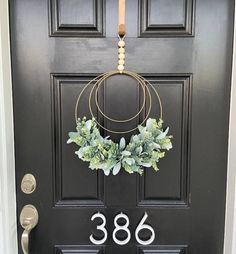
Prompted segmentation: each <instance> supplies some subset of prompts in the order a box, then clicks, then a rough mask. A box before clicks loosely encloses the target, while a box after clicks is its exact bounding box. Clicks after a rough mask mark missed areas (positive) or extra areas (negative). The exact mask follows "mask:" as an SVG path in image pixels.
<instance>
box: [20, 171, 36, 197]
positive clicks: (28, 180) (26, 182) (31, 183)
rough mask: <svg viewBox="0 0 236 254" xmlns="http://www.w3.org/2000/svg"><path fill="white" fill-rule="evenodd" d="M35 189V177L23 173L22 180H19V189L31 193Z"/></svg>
mask: <svg viewBox="0 0 236 254" xmlns="http://www.w3.org/2000/svg"><path fill="white" fill-rule="evenodd" d="M35 189H36V179H35V177H34V176H33V175H32V174H26V175H24V177H23V179H22V181H21V190H22V191H23V192H24V193H25V194H31V193H33V192H34V191H35Z"/></svg>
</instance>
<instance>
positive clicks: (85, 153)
mask: <svg viewBox="0 0 236 254" xmlns="http://www.w3.org/2000/svg"><path fill="white" fill-rule="evenodd" d="M124 47H125V42H124V37H123V38H122V39H121V38H120V41H119V42H118V48H119V50H118V52H119V55H118V58H119V61H118V68H117V69H118V70H114V71H109V72H106V73H103V74H101V75H99V76H97V77H96V78H94V79H93V80H91V81H89V83H88V84H87V85H86V86H85V87H84V88H83V89H82V91H81V93H80V94H79V96H78V99H77V102H76V106H75V121H76V132H69V140H68V141H67V143H75V144H76V145H78V146H79V150H78V151H76V152H75V153H76V154H77V155H78V157H79V159H81V160H82V161H86V162H89V168H91V169H92V170H94V169H96V170H99V169H100V170H103V172H104V174H105V175H107V176H108V175H109V174H110V173H111V172H112V173H113V175H117V174H118V173H119V172H120V170H121V169H123V170H125V171H126V172H128V173H130V174H132V173H134V172H136V173H139V174H140V175H142V174H143V170H144V168H150V167H152V168H153V169H154V170H155V171H158V170H159V169H158V166H157V163H158V162H159V160H160V159H161V158H163V157H164V156H165V150H170V149H171V148H172V143H171V138H172V136H171V135H168V131H169V127H167V128H166V129H163V120H162V103H161V99H160V96H159V94H158V92H157V91H156V89H155V88H154V87H153V85H152V84H151V83H150V82H149V81H148V80H147V79H145V78H144V77H142V76H141V75H139V74H137V73H135V72H131V71H126V70H124V64H125V48H124ZM114 75H127V76H129V77H131V78H133V79H135V80H136V81H137V82H138V84H139V85H140V86H141V88H142V91H143V103H142V106H141V107H140V110H139V111H138V112H137V113H136V114H135V115H134V116H133V117H131V118H129V119H123V120H120V119H119V120H118V119H114V118H111V117H110V116H107V115H106V114H105V113H104V112H102V110H101V107H100V106H99V103H98V89H99V87H100V86H101V85H102V84H103V83H104V81H105V80H106V79H108V78H109V77H111V76H114ZM92 84H93V86H92V89H91V91H90V94H89V103H88V104H89V111H90V114H91V116H92V119H88V120H87V119H86V117H83V118H82V119H81V118H79V117H78V107H79V102H80V99H81V97H82V95H83V93H84V91H85V90H86V89H87V88H88V87H89V86H90V85H92ZM149 87H150V88H151V89H152V91H153V93H154V95H155V97H156V99H157V101H158V103H159V108H160V116H159V120H157V119H153V118H149V115H150V112H151V107H152V96H151V93H150V89H149ZM93 96H94V100H95V105H96V108H97V111H98V112H99V113H100V114H101V115H102V116H103V117H104V118H105V119H107V120H108V121H112V122H116V123H119V124H122V123H126V122H130V121H131V120H133V119H135V118H136V117H137V116H138V115H139V114H140V113H141V112H146V116H145V118H144V119H143V121H142V122H141V124H140V125H138V126H136V127H135V128H132V129H130V130H126V131H116V130H110V129H108V128H107V127H104V126H103V125H102V124H101V123H99V121H98V120H97V119H96V117H95V115H94V113H93V108H92V102H91V101H92V98H93ZM145 123H146V125H145ZM99 128H102V129H104V130H105V131H106V132H110V133H115V134H122V135H123V134H126V133H131V132H134V131H136V130H137V131H138V133H137V134H135V135H132V136H131V139H130V142H129V143H128V144H127V145H126V141H125V138H124V137H121V138H120V140H119V142H118V143H116V142H114V141H113V140H111V138H110V137H109V136H107V137H102V135H101V134H100V131H99Z"/></svg>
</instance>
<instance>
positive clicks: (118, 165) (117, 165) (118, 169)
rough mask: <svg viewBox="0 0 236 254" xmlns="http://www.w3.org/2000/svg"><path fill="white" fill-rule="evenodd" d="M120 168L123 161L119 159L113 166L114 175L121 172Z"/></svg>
mask: <svg viewBox="0 0 236 254" xmlns="http://www.w3.org/2000/svg"><path fill="white" fill-rule="evenodd" d="M120 169H121V162H120V161H119V162H118V163H117V164H116V165H115V166H114V168H113V171H112V173H113V175H114V176H115V175H117V174H118V173H119V172H120Z"/></svg>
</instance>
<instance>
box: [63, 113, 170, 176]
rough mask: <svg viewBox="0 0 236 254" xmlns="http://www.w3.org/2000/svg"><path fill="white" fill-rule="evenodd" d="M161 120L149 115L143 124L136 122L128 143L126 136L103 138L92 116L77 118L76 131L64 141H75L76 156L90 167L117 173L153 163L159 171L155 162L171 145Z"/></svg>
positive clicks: (131, 170) (139, 168)
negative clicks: (136, 125) (136, 127)
mask: <svg viewBox="0 0 236 254" xmlns="http://www.w3.org/2000/svg"><path fill="white" fill-rule="evenodd" d="M162 125H163V120H162V119H159V120H158V121H157V120H156V119H152V118H149V119H148V120H147V123H146V126H142V125H139V126H138V132H139V133H138V134H136V135H133V136H132V137H131V139H130V142H129V144H127V145H126V141H125V138H123V137H122V138H121V139H120V142H119V143H115V142H114V141H112V140H111V139H110V137H109V136H108V137H105V138H103V137H102V136H101V134H100V131H99V129H98V127H97V123H96V121H95V118H93V119H90V120H87V119H86V117H83V119H78V121H77V127H76V130H77V131H76V132H70V133H69V137H70V138H69V140H68V141H67V143H72V142H73V143H75V144H76V145H78V146H79V147H80V148H79V150H78V151H76V152H75V153H76V154H77V155H78V157H79V158H80V159H81V160H83V161H86V162H89V168H91V169H101V170H103V172H104V174H105V175H107V176H108V175H109V174H110V173H111V172H112V173H113V175H117V174H118V173H119V172H120V170H121V169H122V168H123V169H124V170H125V171H126V172H128V173H130V174H131V173H134V172H136V173H139V174H141V175H142V173H143V168H144V167H145V168H149V167H152V168H153V169H154V170H156V171H158V170H159V169H158V166H157V163H158V162H159V159H161V158H163V157H164V156H165V150H170V149H171V148H172V143H171V138H172V136H168V135H167V134H168V131H169V127H168V128H166V129H165V130H163V128H162Z"/></svg>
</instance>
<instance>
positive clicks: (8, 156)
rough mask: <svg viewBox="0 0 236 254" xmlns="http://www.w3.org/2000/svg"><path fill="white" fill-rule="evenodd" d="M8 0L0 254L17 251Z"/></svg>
mask: <svg viewBox="0 0 236 254" xmlns="http://www.w3.org/2000/svg"><path fill="white" fill-rule="evenodd" d="M8 13H9V12H8V0H0V254H16V253H17V252H18V250H17V230H16V228H17V226H16V197H15V196H16V195H15V193H16V192H15V160H14V137H13V109H12V85H11V61H10V40H9V14H8Z"/></svg>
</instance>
